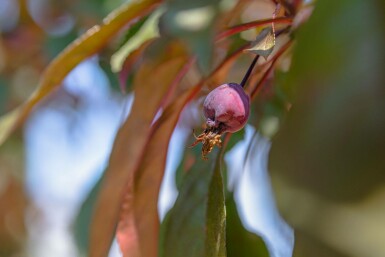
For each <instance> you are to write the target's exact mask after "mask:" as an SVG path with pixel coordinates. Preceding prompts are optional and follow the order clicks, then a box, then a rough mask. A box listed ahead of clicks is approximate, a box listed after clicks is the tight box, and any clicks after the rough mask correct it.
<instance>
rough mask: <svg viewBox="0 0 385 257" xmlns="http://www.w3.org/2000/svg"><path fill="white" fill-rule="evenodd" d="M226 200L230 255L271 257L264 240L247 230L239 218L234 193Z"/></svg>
mask: <svg viewBox="0 0 385 257" xmlns="http://www.w3.org/2000/svg"><path fill="white" fill-rule="evenodd" d="M227 198H228V199H227V200H226V213H227V217H226V242H227V256H228V257H249V256H255V257H269V251H268V250H267V248H266V245H265V243H264V241H263V240H262V239H261V238H260V237H259V236H258V235H256V234H254V233H252V232H249V231H247V230H246V229H245V228H244V227H243V224H242V222H241V220H240V218H239V215H238V211H237V206H236V205H235V201H234V198H233V195H232V194H231V195H229V197H227Z"/></svg>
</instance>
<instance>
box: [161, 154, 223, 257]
mask: <svg viewBox="0 0 385 257" xmlns="http://www.w3.org/2000/svg"><path fill="white" fill-rule="evenodd" d="M196 158H197V159H196V160H197V161H196V163H195V164H194V166H193V167H192V168H191V169H190V170H188V171H187V173H186V175H185V176H184V179H183V182H182V185H181V190H180V192H179V196H178V198H177V200H176V202H175V206H174V207H173V209H171V211H170V212H169V213H168V215H167V217H166V219H165V222H164V224H163V225H162V226H163V229H162V233H163V239H162V247H161V256H167V257H168V256H169V257H179V256H183V257H189V256H191V257H193V256H207V257H211V256H212V257H215V256H226V249H225V217H226V212H225V199H224V191H223V190H224V188H223V181H222V175H221V172H220V162H221V155H220V154H218V155H217V160H216V162H215V165H212V163H210V162H208V161H203V160H201V159H200V153H197V154H196ZM186 249H188V250H186Z"/></svg>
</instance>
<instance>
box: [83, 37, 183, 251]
mask: <svg viewBox="0 0 385 257" xmlns="http://www.w3.org/2000/svg"><path fill="white" fill-rule="evenodd" d="M184 63H186V56H185V53H184V52H183V51H181V50H180V47H179V46H178V45H176V44H169V45H166V46H165V47H164V51H161V52H158V55H157V56H151V58H147V59H145V60H144V61H143V65H142V66H141V67H140V69H139V71H138V72H137V74H136V76H135V79H134V93H135V99H134V103H133V106H132V109H131V113H130V116H129V117H128V119H127V120H126V122H125V123H124V124H123V126H122V127H121V129H120V130H119V132H118V135H117V137H116V140H115V143H114V147H113V151H112V154H111V157H110V163H109V167H108V170H107V172H106V174H105V177H104V180H103V182H102V189H101V192H100V195H99V199H98V202H97V205H96V210H95V213H94V217H93V221H92V227H91V233H90V236H91V238H90V252H91V256H92V257H93V256H106V254H107V253H108V250H109V247H110V243H111V240H112V238H113V236H114V234H115V227H116V224H117V221H118V219H119V211H120V205H121V202H122V196H126V198H127V199H126V201H125V205H123V209H122V211H123V214H122V215H124V214H125V213H126V212H127V213H128V217H130V213H131V210H130V208H131V206H132V200H133V199H132V197H131V196H132V192H133V191H132V190H133V186H132V182H133V173H134V170H136V169H137V167H138V165H139V163H140V159H141V157H142V155H143V153H144V149H145V146H146V145H147V143H148V140H149V135H150V134H151V131H152V129H151V124H152V122H153V119H154V117H155V114H156V113H157V111H158V109H159V107H160V106H161V104H162V102H163V101H164V98H165V97H166V96H167V95H168V91H169V87H170V85H171V84H172V82H173V80H174V78H175V76H176V75H177V74H178V72H179V70H180V69H181V67H182V66H183V65H184ZM125 222H126V223H120V224H119V226H120V229H121V230H124V228H128V229H135V228H133V227H132V226H131V225H130V222H132V220H131V219H126V220H125ZM133 234H136V233H133ZM118 236H119V235H118ZM119 239H122V238H121V237H118V240H119ZM125 239H126V238H123V240H125ZM120 243H121V245H124V246H125V247H126V249H124V251H130V252H132V253H133V255H132V256H138V255H135V254H139V245H138V242H137V238H132V240H129V241H127V242H126V241H124V242H120Z"/></svg>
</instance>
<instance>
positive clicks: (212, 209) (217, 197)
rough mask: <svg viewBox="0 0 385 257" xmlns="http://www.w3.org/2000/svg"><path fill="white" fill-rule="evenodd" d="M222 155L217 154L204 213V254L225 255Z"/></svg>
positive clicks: (218, 256) (209, 255)
mask: <svg viewBox="0 0 385 257" xmlns="http://www.w3.org/2000/svg"><path fill="white" fill-rule="evenodd" d="M222 162H223V160H222V155H221V154H218V157H217V160H216V163H215V167H214V174H213V176H212V178H211V182H210V185H209V192H208V201H207V214H206V219H207V221H206V224H207V225H206V233H207V238H206V251H205V253H206V255H205V256H208V257H211V256H213V257H224V256H226V206H225V194H224V185H223V179H222V174H221V165H222Z"/></svg>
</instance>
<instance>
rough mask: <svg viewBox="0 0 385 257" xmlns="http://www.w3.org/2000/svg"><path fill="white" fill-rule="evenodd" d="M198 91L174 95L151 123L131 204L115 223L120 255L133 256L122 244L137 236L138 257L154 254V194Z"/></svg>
mask: <svg viewBox="0 0 385 257" xmlns="http://www.w3.org/2000/svg"><path fill="white" fill-rule="evenodd" d="M190 65H191V62H190V63H187V65H186V66H187V68H189V66H190ZM185 68H186V67H185ZM187 70H188V69H187ZM187 70H186V69H183V70H182V71H181V72H182V73H186V72H187ZM177 79H178V78H177ZM180 79H181V78H179V80H180ZM199 90H200V87H199V86H196V87H193V88H191V89H189V90H187V91H185V92H184V94H181V95H176V96H175V99H176V100H175V101H174V102H173V104H171V105H170V106H169V107H167V108H166V109H165V111H164V112H163V114H162V116H161V117H160V118H159V120H158V121H157V122H156V123H155V124H154V132H153V134H152V135H151V136H150V138H149V143H148V144H147V145H146V150H145V151H144V155H143V157H142V158H141V161H140V164H139V167H138V168H137V169H136V170H135V171H134V173H135V174H134V192H133V193H132V194H131V197H132V198H133V199H134V200H133V203H132V202H131V206H130V207H129V208H127V209H126V211H125V212H124V213H123V215H124V216H123V215H122V216H121V217H122V218H121V222H120V223H119V225H118V230H117V237H118V240H119V243H120V245H121V248H122V250H123V251H122V252H123V256H127V257H128V256H135V255H134V254H132V249H131V248H129V247H127V246H126V244H130V243H129V242H127V241H128V240H131V238H133V237H137V239H138V244H139V248H140V256H147V257H151V256H153V257H156V256H158V244H159V242H158V241H159V239H158V236H159V217H158V194H159V190H160V186H161V182H162V178H163V174H164V170H165V163H166V157H167V150H168V145H169V141H170V138H171V135H172V132H173V131H174V128H175V126H176V124H177V122H178V118H179V115H180V113H181V111H182V110H183V107H184V106H185V105H186V104H187V103H188V101H189V100H191V98H192V97H193V96H194V95H196V94H197V93H198V92H199ZM131 197H130V199H131ZM123 204H130V203H127V202H124V203H123ZM127 219H132V220H133V223H129V224H127ZM133 227H135V230H133V229H132V228H133Z"/></svg>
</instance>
